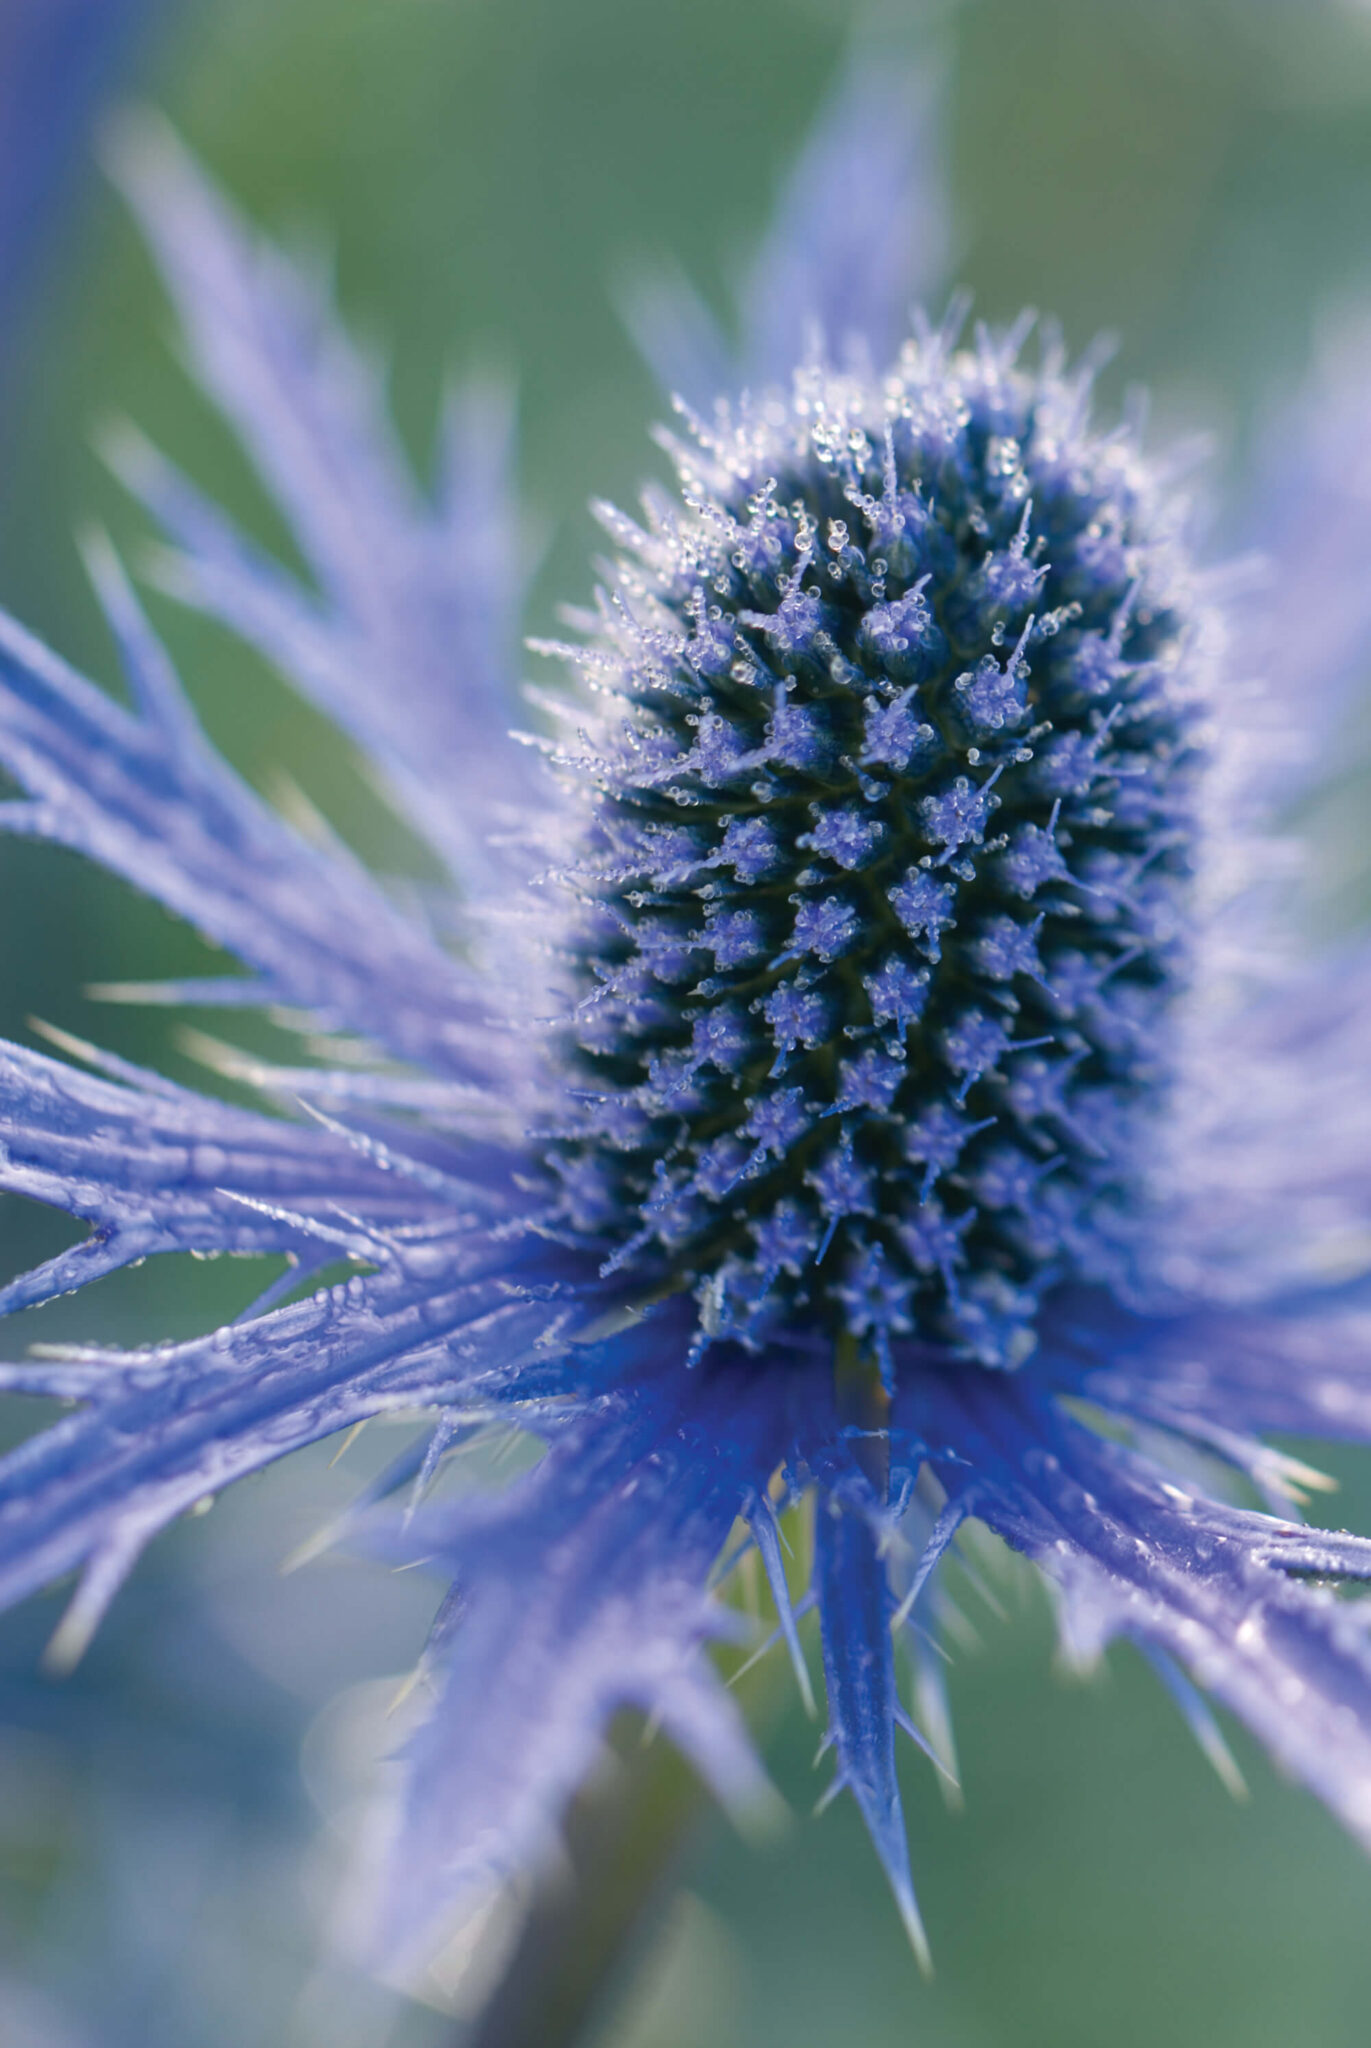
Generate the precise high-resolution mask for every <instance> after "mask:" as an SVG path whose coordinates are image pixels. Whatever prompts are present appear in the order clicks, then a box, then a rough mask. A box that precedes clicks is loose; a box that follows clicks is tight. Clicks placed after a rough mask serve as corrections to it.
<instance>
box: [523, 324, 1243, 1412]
mask: <svg viewBox="0 0 1371 2048" xmlns="http://www.w3.org/2000/svg"><path fill="white" fill-rule="evenodd" d="M1017 339H1018V337H1017V336H1013V335H1011V336H1010V337H1008V338H1007V339H995V338H992V337H990V336H988V335H984V334H982V335H981V336H980V337H979V340H978V343H977V345H976V346H975V347H971V348H958V347H957V346H956V345H955V335H954V333H953V332H952V331H950V329H949V330H946V331H941V332H939V331H931V330H928V329H924V330H923V331H921V332H920V333H919V334H918V335H917V336H916V337H915V338H913V339H911V340H910V341H909V342H908V343H907V344H906V346H905V348H904V350H903V352H902V354H901V356H900V358H899V360H898V362H897V363H896V364H895V365H894V366H893V367H892V369H891V370H890V371H889V373H888V374H887V375H885V376H884V377H882V378H880V379H876V378H874V377H863V376H840V375H837V374H834V373H832V372H831V371H828V370H826V369H824V368H823V367H821V366H815V367H813V368H809V369H805V370H802V371H800V372H797V374H796V376H795V380H794V385H793V389H792V390H791V391H790V392H789V393H776V394H774V395H772V396H770V397H767V398H765V399H759V400H744V401H742V402H741V403H739V404H738V405H737V406H735V407H734V408H732V409H731V410H727V411H721V412H720V413H719V414H718V416H717V417H716V418H715V419H714V420H713V421H712V422H711V423H710V424H709V425H708V426H705V425H703V424H702V423H700V422H698V421H692V424H693V425H694V427H695V435H694V438H693V440H692V441H691V442H690V443H689V444H688V445H686V446H680V445H677V447H676V451H675V452H676V458H677V463H678V467H679V470H680V476H681V492H682V500H683V502H682V503H680V504H675V505H670V506H665V505H663V506H661V507H659V508H657V509H656V510H655V512H654V514H653V516H652V520H651V524H650V526H649V527H648V528H647V529H646V530H640V529H636V528H634V527H633V526H631V524H630V523H629V522H627V521H624V520H622V519H618V518H615V519H613V520H612V521H611V525H612V529H613V530H614V532H615V533H616V535H617V536H618V537H619V538H620V539H621V541H622V542H623V543H624V547H625V553H624V556H623V558H622V559H621V561H620V563H619V565H618V568H617V572H616V576H615V581H614V587H613V592H612V595H610V596H609V597H606V598H605V599H604V600H603V601H602V604H601V626H600V630H599V632H598V633H597V634H596V635H595V637H594V638H593V639H592V641H591V643H590V645H589V646H588V648H587V649H585V650H584V651H583V652H582V653H581V654H580V655H579V657H574V658H579V660H580V662H581V664H582V666H583V667H584V668H585V669H586V670H587V672H588V673H589V674H590V676H591V677H592V678H593V681H594V685H595V690H596V693H597V697H598V700H599V703H600V706H601V711H600V716H599V718H598V720H597V722H596V725H595V728H594V732H593V736H589V737H588V736H587V735H585V734H584V732H583V733H582V735H581V737H580V740H579V741H578V745H577V748H576V750H575V752H574V753H573V752H570V751H568V752H566V753H564V754H562V755H561V756H560V757H559V758H560V762H561V766H562V769H563V773H564V776H565V778H566V780H567V781H568V783H569V784H570V785H571V786H572V787H573V790H579V792H580V793H581V794H582V795H583V796H585V798H586V810H587V829H586V835H585V837H586V848H585V852H584V854H583V856H582V858H581V859H580V861H579V862H578V863H577V864H576V865H575V866H574V867H573V868H572V869H571V871H570V872H569V873H567V874H564V876H563V877H562V879H563V881H564V883H565V885H566V886H567V887H569V888H570V889H571V890H572V892H573V895H574V908H573V909H572V911H571V913H570V917H571V928H572V931H573V934H574V936H573V937H572V938H571V940H570V942H569V944H570V950H571V953H572V956H573V962H574V973H575V982H576V992H577V996H578V1000H577V1002H576V1006H575V1011H574V1015H573V1017H572V1019H571V1021H570V1023H569V1025H568V1027H567V1029H566V1032H565V1034H564V1037H563V1039H562V1041H561V1044H562V1048H563V1051H564V1055H565V1058H566V1063H567V1065H568V1066H569V1068H570V1075H569V1081H568V1087H567V1097H568V1111H567V1115H566V1118H565V1121H564V1123H563V1125H562V1126H561V1127H560V1129H559V1131H558V1133H557V1136H556V1139H555V1142H554V1146H553V1153H552V1158H553V1163H554V1166H555V1167H556V1169H557V1170H558V1171H559V1172H560V1173H561V1174H562V1176H563V1177H564V1179H565V1183H566V1197H565V1207H564V1213H565V1218H566V1221H567V1223H568V1224H569V1225H570V1226H571V1227H572V1228H573V1229H575V1230H577V1231H580V1232H583V1233H584V1234H585V1235H586V1236H587V1237H588V1238H590V1239H592V1240H594V1241H595V1242H597V1243H599V1244H601V1245H602V1246H603V1248H604V1252H605V1259H606V1270H607V1271H625V1272H631V1273H633V1274H634V1275H635V1276H637V1277H638V1278H640V1279H641V1280H642V1281H643V1282H644V1283H645V1284H646V1285H647V1286H648V1287H650V1288H651V1289H652V1290H654V1291H658V1292H667V1291H670V1290H672V1289H676V1288H688V1289H690V1290H691V1291H692V1292H693V1293H694V1295H695V1298H696V1301H697V1302H698V1304H699V1310H700V1319H701V1328H702V1333H703V1336H704V1337H705V1338H733V1339H738V1340H741V1341H742V1342H743V1343H744V1344H746V1345H748V1346H751V1347H754V1348H755V1347H756V1346H758V1345H759V1344H761V1343H763V1342H765V1341H766V1340H767V1339H768V1338H769V1337H772V1336H775V1335H776V1334H777V1333H778V1332H783V1331H784V1330H785V1329H786V1328H787V1327H789V1326H792V1325H794V1324H796V1323H803V1324H805V1325H806V1326H808V1327H809V1328H810V1329H814V1328H820V1329H824V1330H827V1331H829V1332H831V1333H834V1334H837V1333H840V1332H846V1333H848V1334H850V1335H851V1336H853V1337H856V1338H859V1339H861V1340H862V1341H863V1342H864V1343H866V1344H869V1345H871V1346H874V1347H875V1349H876V1351H877V1354H878V1355H879V1357H880V1360H881V1363H882V1369H883V1372H884V1374H885V1376H886V1378H887V1380H889V1379H890V1378H891V1376H892V1374H893V1370H894V1368H893V1363H892V1359H891V1352H890V1339H891V1337H892V1336H894V1335H896V1334H904V1333H909V1332H911V1331H914V1332H917V1333H919V1335H920V1336H922V1337H924V1338H927V1339H931V1340H935V1341H939V1342H943V1343H946V1344H948V1345H950V1346H951V1347H952V1348H953V1350H954V1351H956V1352H957V1353H959V1354H961V1355H964V1356H966V1357H969V1358H972V1359H975V1360H978V1361H980V1362H981V1363H982V1364H986V1365H992V1366H1015V1365H1018V1364H1019V1363H1021V1362H1022V1360H1023V1359H1024V1357H1025V1356H1026V1355H1027V1354H1028V1353H1029V1352H1030V1351H1031V1350H1032V1348H1033V1346H1034V1343H1035V1335H1034V1318H1035V1315H1036V1312H1037V1308H1038V1304H1039V1301H1040V1299H1041V1297H1042V1294H1043V1292H1044V1290H1045V1289H1047V1288H1049V1287H1051V1286H1053V1285H1057V1284H1060V1283H1061V1282H1063V1281H1068V1280H1074V1281H1089V1280H1097V1279H1100V1278H1102V1277H1109V1278H1111V1279H1112V1278H1114V1277H1115V1276H1116V1275H1117V1274H1118V1273H1119V1270H1120V1263H1121V1257H1122V1253H1121V1239H1123V1240H1126V1238H1127V1234H1128V1233H1127V1228H1126V1227H1124V1228H1123V1229H1121V1228H1120V1222H1119V1219H1120V1218H1124V1219H1126V1218H1128V1217H1129V1216H1130V1215H1131V1214H1135V1213H1137V1212H1139V1210H1140V1206H1141V1187H1142V1180H1143V1154H1144V1150H1145V1147H1146V1144H1147V1139H1148V1130H1149V1125H1150V1123H1151V1121H1152V1119H1153V1118H1154V1116H1155V1114H1156V1112H1157V1110H1158V1108H1159V1106H1160V1102H1161V1100H1162V1097H1163V1095H1164V1091H1165V1087H1166V1082H1167V1055H1166V1050H1165V1016H1166V1012H1167V1010H1168V1007H1169V1006H1170V1004H1171V1002H1172V1000H1173V998H1174V997H1175V995H1176V992H1177V990H1178V988H1180V987H1181V986H1182V985H1183V983H1184V979H1185V975H1186V947H1185V941H1184V932H1185V928H1186V919H1187V910H1186V900H1187V896H1188V894H1189V891H1190V883H1191V872H1192V851H1193V839H1194V823H1193V810H1194V801H1195V782H1196V776H1197V773H1198V771H1199V768H1200V765H1201V749H1200V743H1199V739H1198V723H1197V721H1198V713H1199V709H1200V704H1201V696H1200V682H1201V666H1202V660H1203V634H1202V632H1201V630H1200V620H1199V618H1198V617H1197V613H1196V605H1195V599H1194V595H1193V578H1192V577H1191V576H1190V574H1189V571H1188V567H1187V564H1186V561H1185V558H1184V553H1183V551H1182V549H1181V548H1180V546H1179V543H1178V521H1177V518H1176V515H1175V513H1174V511H1173V509H1172V508H1171V507H1170V506H1169V505H1168V503H1167V501H1166V499H1165V497H1164V496H1163V495H1161V494H1160V493H1159V491H1158V489H1157V486H1156V484H1155V482H1154V480H1153V478H1152V476H1151V474H1150V472H1149V470H1148V467H1147V465H1146V463H1145V462H1144V460H1143V458H1142V455H1141V453H1140V451H1139V449H1138V448H1137V446H1136V445H1135V443H1134V442H1133V440H1132V439H1131V437H1129V436H1127V435H1124V434H1119V433H1114V434H1104V433H1101V432H1099V431H1097V430H1094V429H1092V428H1091V427H1090V425H1089V424H1088V422H1087V419H1086V402H1087V393H1088V379H1087V378H1084V377H1073V376H1071V375H1070V374H1068V373H1067V372H1065V371H1064V369H1063V367H1062V365H1061V363H1060V361H1059V360H1058V359H1057V357H1056V355H1055V353H1054V352H1052V351H1049V352H1048V353H1047V355H1046V359H1045V360H1044V362H1043V364H1042V366H1041V367H1039V368H1037V369H1030V368H1026V367H1024V366H1022V365H1021V364H1020V363H1019V362H1018V361H1017V360H1016V348H1015V343H1016V341H1017ZM589 1182H593V1185H594V1187H595V1190H596V1200H595V1209H594V1214H593V1215H589V1214H587V1213H586V1209H585V1189H586V1186H587V1184H588V1183H589ZM1105 1219H1107V1221H1106V1220H1105Z"/></svg>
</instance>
